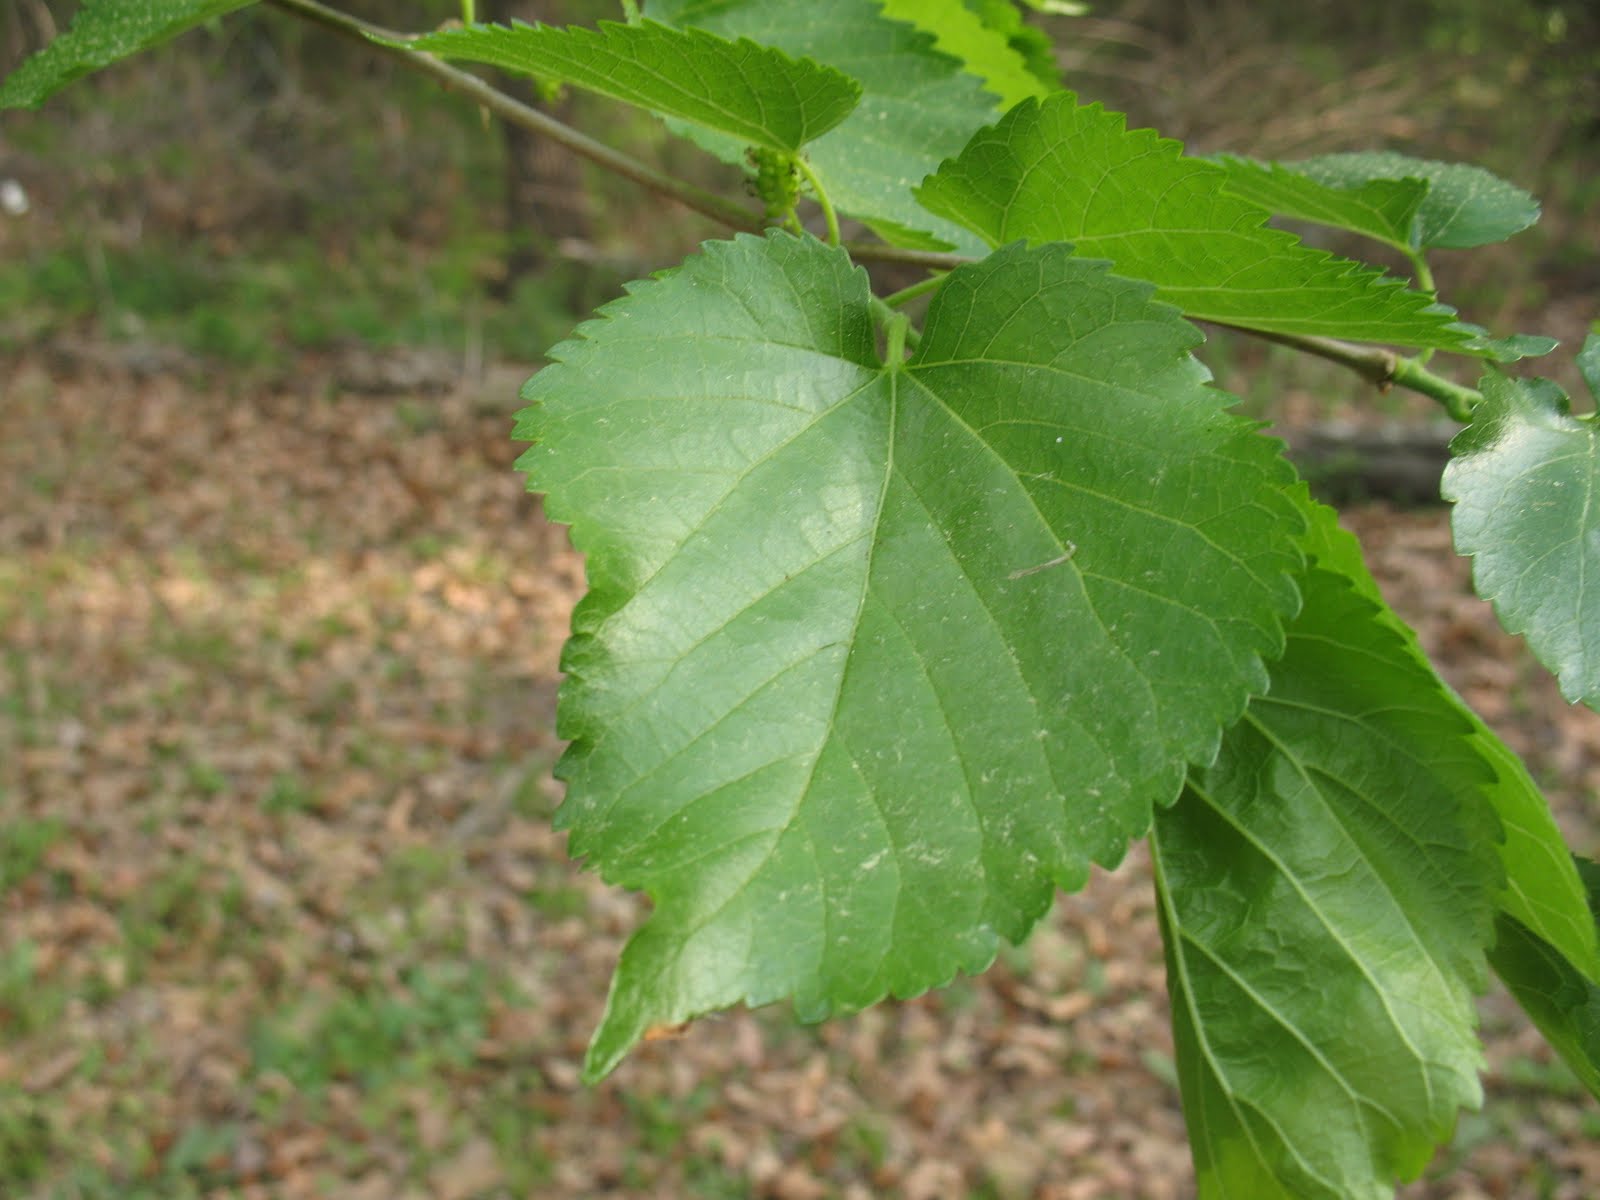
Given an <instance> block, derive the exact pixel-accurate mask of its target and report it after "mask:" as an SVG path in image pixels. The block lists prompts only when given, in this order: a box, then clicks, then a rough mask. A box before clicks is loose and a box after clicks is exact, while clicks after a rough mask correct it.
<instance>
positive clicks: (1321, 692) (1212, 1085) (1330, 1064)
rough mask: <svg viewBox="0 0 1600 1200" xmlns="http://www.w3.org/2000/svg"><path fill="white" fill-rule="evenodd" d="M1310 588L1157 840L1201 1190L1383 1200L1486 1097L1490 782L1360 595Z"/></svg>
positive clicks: (1340, 584) (1325, 582)
mask: <svg viewBox="0 0 1600 1200" xmlns="http://www.w3.org/2000/svg"><path fill="white" fill-rule="evenodd" d="M1302 590H1303V592H1304V595H1305V607H1304V609H1303V610H1302V611H1301V613H1300V615H1299V617H1298V618H1297V619H1296V620H1295V622H1294V623H1293V624H1292V625H1291V626H1290V628H1289V637H1288V647H1287V649H1286V651H1285V653H1284V656H1283V658H1282V659H1280V660H1279V661H1278V662H1277V663H1275V664H1274V665H1273V668H1272V685H1271V689H1270V690H1269V692H1268V693H1267V694H1266V695H1265V696H1258V697H1257V698H1256V699H1254V700H1252V701H1251V703H1250V707H1249V709H1248V710H1247V711H1246V713H1245V716H1244V719H1243V720H1241V721H1240V722H1239V723H1238V724H1237V725H1236V726H1234V728H1232V729H1230V730H1229V731H1228V733H1227V735H1226V736H1225V738H1224V739H1223V745H1222V750H1221V753H1220V754H1219V756H1218V758H1217V760H1216V763H1215V765H1213V766H1211V767H1209V768H1206V769H1200V770H1195V771H1193V772H1192V773H1191V776H1190V785H1189V787H1188V788H1187V789H1186V790H1185V793H1184V795H1183V798H1182V799H1181V800H1180V801H1179V803H1178V804H1177V805H1176V806H1175V807H1174V808H1172V809H1170V810H1166V811H1163V812H1160V813H1158V814H1157V817H1156V827H1155V832H1154V834H1153V835H1152V846H1153V850H1154V855H1155V863H1156V871H1157V885H1158V889H1159V893H1160V900H1161V914H1162V922H1163V933H1164V935H1165V939H1166V945H1167V960H1168V987H1169V990H1170V991H1171V993H1172V1008H1173V1028H1174V1033H1175V1037H1176V1041H1177V1050H1178V1055H1177V1057H1178V1074H1179V1081H1180V1086H1181V1088H1182V1092H1183V1101H1184V1109H1185V1114H1186V1117H1187V1121H1188V1125H1189V1136H1190V1141H1191V1144H1192V1146H1193V1149H1194V1157H1195V1166H1196V1171H1197V1174H1198V1178H1199V1185H1200V1186H1199V1193H1200V1195H1201V1197H1205V1198H1210V1197H1231V1196H1249V1197H1252V1198H1256V1197H1284V1198H1288V1200H1320V1198H1325V1200H1351V1198H1365V1197H1372V1198H1376V1197H1381V1196H1389V1195H1391V1194H1392V1190H1393V1185H1394V1182H1395V1181H1396V1180H1397V1179H1410V1178H1414V1177H1415V1176H1416V1175H1417V1174H1418V1173H1419V1172H1420V1171H1421V1170H1422V1168H1423V1166H1425V1165H1426V1163H1427V1161H1428V1159H1429V1157H1430V1156H1431V1154H1432V1152H1433V1149H1434V1147H1435V1146H1436V1145H1437V1144H1438V1143H1439V1142H1441V1141H1443V1140H1444V1139H1446V1138H1448V1136H1449V1135H1450V1132H1451V1129H1452V1128H1453V1125H1454V1122H1455V1118H1456V1114H1457V1111H1458V1110H1459V1109H1460V1108H1461V1107H1463V1106H1476V1105H1477V1104H1478V1103H1479V1102H1480V1100H1481V1093H1480V1089H1479V1085H1478V1080H1477V1070H1478V1068H1479V1066H1480V1051H1479V1047H1478V1041H1477V1038H1476V1036H1475V1034H1474V1028H1475V1023H1476V1018H1475V1012H1474V1004H1473V993H1474V991H1475V990H1476V989H1477V988H1478V987H1479V986H1480V985H1481V982H1482V980H1483V978H1484V976H1485V974H1486V972H1485V970H1484V965H1483V959H1484V954H1483V947H1484V946H1485V945H1486V944H1487V943H1488V941H1489V939H1490V936H1491V916H1492V902H1493V897H1494V894H1495V890H1496V887H1497V884H1498V874H1499V865H1498V862H1497V861H1496V857H1495V847H1494V843H1495V840H1496V837H1497V831H1496V828H1495V819H1494V814H1493V811H1492V810H1491V809H1490V808H1489V806H1488V805H1487V804H1486V803H1485V801H1484V797H1483V794H1482V790H1483V787H1484V786H1485V785H1486V784H1487V783H1489V782H1490V781H1491V780H1492V775H1491V773H1490V772H1489V770H1488V768H1487V767H1486V766H1485V765H1484V763H1483V761H1482V759H1481V758H1480V757H1479V756H1478V754H1477V753H1476V752H1475V750H1474V748H1473V746H1472V744H1471V742H1470V739H1469V735H1470V726H1469V725H1468V724H1467V723H1466V722H1465V721H1463V720H1461V718H1460V716H1459V714H1458V713H1457V711H1456V709H1455V707H1454V705H1453V704H1452V703H1451V699H1450V697H1449V696H1448V695H1447V694H1446V693H1444V692H1442V691H1441V689H1440V688H1439V687H1438V685H1437V684H1436V682H1435V681H1434V680H1433V679H1432V678H1431V677H1430V675H1429V673H1428V672H1426V671H1424V670H1421V669H1419V668H1418V667H1417V665H1416V664H1415V663H1414V662H1412V661H1411V660H1410V658H1409V656H1408V655H1407V653H1406V652H1405V649H1404V646H1403V644H1402V643H1401V641H1400V639H1399V638H1397V637H1396V636H1395V635H1394V633H1393V631H1392V630H1390V629H1388V628H1386V627H1385V624H1384V622H1383V621H1382V620H1381V619H1380V618H1379V615H1378V610H1377V609H1376V608H1375V607H1374V606H1373V605H1372V604H1371V603H1369V602H1368V601H1367V600H1366V599H1364V598H1363V597H1361V596H1359V595H1357V594H1356V592H1355V591H1354V590H1352V589H1351V588H1350V587H1349V586H1348V585H1347V584H1346V583H1345V582H1344V581H1343V580H1341V579H1340V578H1339V577H1338V576H1336V575H1333V574H1331V573H1328V572H1325V571H1321V570H1315V569H1314V570H1311V571H1309V572H1308V573H1307V574H1306V575H1305V576H1304V577H1303V579H1302Z"/></svg>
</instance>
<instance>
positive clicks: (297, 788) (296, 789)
mask: <svg viewBox="0 0 1600 1200" xmlns="http://www.w3.org/2000/svg"><path fill="white" fill-rule="evenodd" d="M315 807H316V798H315V797H314V796H313V795H312V793H311V789H310V788H308V787H307V786H306V784H305V781H304V780H302V779H301V778H300V777H299V776H297V775H293V774H288V773H283V774H278V775H274V776H273V777H272V783H271V784H270V785H269V786H268V788H267V791H266V794H265V795H263V796H262V797H261V811H262V812H265V813H271V814H273V815H282V814H286V813H303V812H309V811H311V809H313V808H315Z"/></svg>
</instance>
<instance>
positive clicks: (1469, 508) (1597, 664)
mask: <svg viewBox="0 0 1600 1200" xmlns="http://www.w3.org/2000/svg"><path fill="white" fill-rule="evenodd" d="M1482 391H1483V402H1482V403H1481V404H1479V405H1478V407H1477V409H1476V411H1475V412H1474V413H1473V419H1472V424H1471V425H1469V426H1467V428H1465V429H1463V430H1462V431H1461V433H1459V434H1458V435H1457V436H1456V439H1455V441H1454V442H1452V443H1451V446H1450V449H1451V453H1452V454H1453V455H1454V457H1453V458H1452V460H1451V462H1450V464H1449V465H1448V466H1447V467H1446V468H1445V472H1444V481H1443V484H1442V486H1441V490H1442V492H1443V494H1444V497H1445V499H1447V500H1451V501H1453V502H1454V503H1455V511H1454V513H1453V514H1452V515H1451V524H1452V527H1453V529H1454V531H1455V541H1456V549H1457V550H1459V551H1460V552H1461V553H1462V554H1467V555H1471V556H1472V579H1473V583H1474V585H1475V586H1476V588H1477V590H1478V594H1479V595H1480V596H1482V597H1483V598H1484V599H1486V600H1488V601H1490V602H1491V603H1492V604H1493V605H1494V608H1495V612H1496V613H1497V614H1498V615H1499V617H1500V623H1501V624H1502V625H1504V626H1505V627H1506V628H1507V629H1508V630H1510V631H1511V632H1512V633H1520V634H1523V635H1524V636H1525V637H1526V638H1527V639H1528V645H1529V647H1530V648H1531V649H1532V650H1533V652H1534V654H1536V655H1537V656H1538V658H1539V661H1540V662H1542V663H1544V665H1545V666H1547V667H1549V668H1550V670H1551V671H1553V672H1554V673H1555V675H1556V678H1557V679H1558V680H1559V681H1560V683H1561V694H1562V695H1564V696H1565V697H1566V698H1567V699H1568V700H1574V701H1576V700H1582V701H1583V702H1584V703H1585V704H1588V705H1589V706H1590V707H1591V708H1595V707H1600V424H1597V423H1596V421H1595V419H1594V417H1593V416H1592V415H1589V416H1576V415H1574V414H1573V412H1572V411H1571V406H1570V404H1569V402H1568V399H1567V396H1566V393H1565V392H1563V391H1562V390H1561V389H1560V388H1559V387H1558V386H1556V385H1555V384H1554V383H1551V382H1550V381H1549V380H1547V379H1533V380H1515V379H1507V378H1505V377H1504V376H1501V375H1498V374H1492V375H1488V376H1486V377H1485V378H1484V380H1483V384H1482Z"/></svg>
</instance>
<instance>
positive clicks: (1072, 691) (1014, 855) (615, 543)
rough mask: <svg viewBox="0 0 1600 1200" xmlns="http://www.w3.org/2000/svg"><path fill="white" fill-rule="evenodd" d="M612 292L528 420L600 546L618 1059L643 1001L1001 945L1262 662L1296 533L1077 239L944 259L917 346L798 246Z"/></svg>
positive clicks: (597, 679)
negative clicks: (872, 314) (631, 903)
mask: <svg viewBox="0 0 1600 1200" xmlns="http://www.w3.org/2000/svg"><path fill="white" fill-rule="evenodd" d="M605 316H606V319H604V320H601V321H596V322H592V323H590V324H589V325H586V326H584V327H583V329H582V330H581V336H580V337H579V338H578V339H576V340H574V341H571V342H568V343H565V344H563V345H562V346H560V347H558V348H557V350H556V351H555V352H554V357H555V358H556V360H557V362H556V364H555V365H553V366H551V367H549V368H546V369H545V370H544V371H543V372H541V373H540V374H539V375H537V376H536V377H535V378H534V379H533V380H532V381H531V382H530V384H529V388H528V390H527V392H526V398H527V399H528V400H529V401H530V402H531V403H532V407H530V408H529V409H527V410H526V411H525V413H524V414H523V417H522V421H521V424H520V426H519V436H522V437H526V438H529V439H531V440H534V441H535V442H536V443H537V444H536V445H535V446H534V447H533V448H532V449H530V450H529V451H528V452H527V454H526V455H525V457H524V459H523V462H522V465H523V467H524V468H525V469H526V470H527V472H528V474H529V476H530V486H532V487H533V488H535V489H537V490H541V491H545V492H546V493H547V494H548V501H547V504H548V507H549V511H550V512H551V514H552V516H553V517H554V518H555V519H557V520H561V521H565V522H568V523H570V524H572V526H573V538H574V541H575V543H576V544H577V545H578V546H579V547H580V548H581V549H583V550H584V551H586V552H587V554H588V556H589V558H588V562H589V571H590V583H591V591H590V594H589V596H588V597H587V598H586V599H585V601H584V602H583V604H582V605H581V606H580V608H579V610H578V612H577V613H576V615H575V617H574V626H573V628H574V637H573V640H572V641H571V642H570V643H569V645H568V652H567V655H566V658H565V660H564V667H565V669H566V670H567V672H568V678H567V682H566V683H565V684H564V686H563V690H562V699H561V709H560V719H561V733H562V735H563V736H564V737H568V738H571V739H572V746H571V748H570V749H569V752H568V754H567V756H566V758H565V759H564V760H563V764H562V767H561V774H562V775H563V777H564V778H565V779H567V781H568V784H569V789H568V798H567V801H566V804H565V806H564V807H563V809H562V810H561V814H560V821H561V823H562V824H563V825H564V826H566V827H567V828H569V829H570V830H571V832H572V841H571V849H572V852H573V853H574V854H576V855H580V856H587V857H588V858H590V859H591V860H592V862H593V863H594V865H596V866H597V867H598V868H599V869H600V870H601V871H602V873H604V874H605V875H606V877H607V878H608V879H611V880H612V881H614V882H618V883H622V884H625V885H627V886H630V887H635V888H642V889H644V890H646V891H648V892H649V893H650V895H651V896H652V898H653V899H654V901H655V906H656V907H655V912H654V914H653V916H652V917H651V918H650V920H649V921H648V922H647V923H646V924H645V926H644V927H643V928H642V929H641V930H640V931H639V932H638V933H637V934H636V935H635V937H634V939H633V940H632V941H631V942H630V943H629V945H628V947H627V949H626V950H625V952H624V954H623V959H622V962H621V965H620V966H619V969H618V975H617V978H616V980H615V982H614V984H613V991H612V996H611V1000H610V1003H609V1006H608V1012H607V1016H606V1019H605V1022H604V1024H603V1026H602V1028H601V1030H600V1032H599V1034H598V1035H597V1038H596V1042H595V1045H594V1046H593V1047H592V1048H591V1056H590V1060H589V1064H588V1066H589V1070H590V1071H591V1073H593V1074H601V1073H604V1072H605V1071H607V1070H609V1069H610V1068H611V1066H613V1065H614V1064H615V1062H616V1061H617V1060H618V1059H619V1058H620V1056H621V1055H622V1054H623V1053H625V1052H626V1050H627V1049H628V1047H629V1046H631V1045H632V1044H633V1043H634V1042H635V1041H636V1040H637V1039H638V1038H639V1036H640V1035H641V1034H642V1032H643V1031H644V1030H645V1029H646V1028H647V1027H649V1026H650V1025H653V1024H658V1023H663V1022H666V1023H671V1022H676V1021H681V1020H684V1019H687V1018H689V1017H692V1016H694V1015H697V1014H699V1013H702V1012H705V1011H708V1010H711V1009H714V1008H719V1007H725V1006H727V1005H730V1004H734V1003H738V1002H741V1001H744V1002H748V1003H752V1004H757V1003H764V1002H768V1001H772V1000H776V999H779V998H782V997H786V996H792V997H794V998H795V1001H796V1006H797V1008H798V1010H799V1012H800V1013H801V1015H802V1016H804V1017H807V1018H820V1017H822V1016H824V1015H827V1014H828V1013H829V1012H832V1011H836V1010H840V1009H850V1008H856V1007H860V1006H863V1005H866V1004H868V1003H871V1002H873V1001H875V1000H877V999H880V998H881V997H883V996H884V995H885V994H889V993H893V994H896V995H907V994H912V993H915V992H918V991H921V990H924V989H926V988H928V987H931V986H934V985H937V984H940V983H943V982H946V981H947V980H948V979H949V978H950V977H951V976H952V975H953V974H954V973H955V972H956V971H958V970H977V969H981V968H982V967H984V966H986V965H987V963H988V961H989V960H990V958H991V957H992V955H993V953H994V950H995V947H996V943H997V938H998V937H1006V938H1010V939H1017V938H1020V937H1021V936H1022V935H1023V934H1025V933H1026V932H1027V930H1028V928H1029V927H1030V926H1031V924H1032V923H1033V922H1034V921H1035V920H1036V919H1037V918H1038V917H1039V915H1040V914H1041V913H1042V912H1043V911H1044V910H1045V908H1046V907H1047V905H1048V903H1049V899H1050V896H1051V893H1052V884H1060V885H1062V886H1067V887H1073V886H1076V885H1078V884H1079V883H1080V882H1081V881H1082V879H1083V878H1084V876H1085V874H1086V872H1087V867H1088V863H1089V862H1090V860H1091V859H1094V860H1098V861H1101V862H1105V863H1111V862H1115V861H1116V860H1117V859H1119V858H1120V856H1121V855H1122V853H1123V851H1124V848H1125V846H1126V843H1127V841H1128V839H1129V838H1131V837H1134V836H1138V835H1139V834H1141V833H1143V832H1144V831H1145V829H1146V828H1147V826H1148V822H1149V819H1150V813H1151V809H1152V807H1153V806H1154V805H1156V804H1159V803H1166V802H1168V801H1170V799H1171V798H1172V797H1173V796H1174V795H1175V794H1176V793H1177V791H1178V788H1179V786H1180V784H1181V781H1182V777H1183V770H1184V763H1185V762H1186V761H1187V760H1189V759H1200V760H1204V759H1206V758H1207V757H1208V756H1209V755H1210V753H1211V752H1212V749H1213V747H1214V746H1215V742H1216V738H1217V736H1218V731H1219V729H1220V728H1221V727H1222V726H1223V725H1224V724H1226V723H1227V722H1228V721H1230V720H1231V719H1232V718H1233V717H1234V716H1236V715H1237V714H1238V712H1239V711H1240V710H1241V709H1242V707H1243V704H1244V702H1245V698H1246V696H1247V694H1248V693H1249V692H1250V691H1252V690H1254V689H1259V688H1260V687H1261V686H1262V684H1263V683H1264V680H1265V672H1264V669H1263V667H1262V665H1261V661H1260V659H1261V656H1263V655H1271V654H1272V653H1273V652H1274V650H1275V649H1276V646H1277V644H1278V637H1279V629H1280V626H1281V620H1282V617H1283V615H1284V614H1285V613H1286V612H1288V611H1291V610H1292V608H1293V606H1294V604H1295V594H1294V590H1293V587H1292V584H1291V583H1290V581H1289V578H1288V572H1289V571H1291V570H1292V569H1293V568H1294V567H1295V565H1296V563H1297V561H1298V560H1297V556H1296V554H1295V551H1294V549H1293V542H1294V538H1295V535H1296V531H1297V529H1298V528H1299V523H1298V518H1297V516H1296V514H1295V512H1294V509H1293V506H1292V504H1290V503H1289V502H1288V501H1287V500H1286V498H1285V495H1284V492H1283V488H1282V485H1283V484H1284V483H1285V482H1286V481H1287V479H1288V478H1289V476H1288V472H1287V468H1286V467H1285V466H1284V465H1283V463H1282V460H1281V458H1280V457H1279V456H1278V454H1277V448H1276V446H1275V444H1274V443H1271V442H1268V441H1267V440H1265V439H1263V438H1261V437H1260V436H1259V435H1258V434H1256V433H1255V432H1254V430H1253V427H1252V426H1250V425H1249V424H1247V423H1244V422H1242V421H1240V420H1238V419H1237V418H1234V417H1232V416H1230V415H1229V414H1227V413H1226V412H1225V411H1224V409H1223V405H1224V403H1226V401H1227V397H1225V396H1223V395H1222V394H1221V393H1218V392H1215V391H1212V390H1211V389H1209V388H1207V387H1205V386H1204V383H1203V380H1204V373H1203V370H1202V369H1201V368H1200V367H1199V366H1198V365H1197V364H1196V363H1195V362H1194V361H1193V359H1192V358H1190V356H1189V353H1188V351H1189V349H1190V347H1191V346H1192V345H1193V344H1194V343H1195V341H1196V340H1197V335H1196V334H1195V332H1194V331H1193V330H1192V329H1191V328H1190V327H1189V326H1188V325H1187V324H1185V323H1184V322H1183V321H1181V320H1180V319H1179V318H1178V317H1177V315H1176V314H1175V313H1174V312H1173V311H1172V310H1171V309H1169V308H1167V307H1166V306H1163V305H1159V304H1154V303H1152V302H1151V300H1150V298H1149V289H1148V288H1147V287H1145V286H1143V285H1140V284H1135V283H1132V282H1129V281H1126V280H1121V279H1117V278H1116V277H1114V276H1110V275H1108V274H1106V272H1105V270H1104V266H1103V264H1097V263H1091V262H1085V261H1083V260H1080V259H1076V258H1074V257H1073V256H1071V255H1070V254H1069V253H1068V251H1067V250H1066V249H1065V248H1064V247H1060V246H1053V247H1047V248H1043V249H1041V250H1038V251H1023V250H1021V249H1020V248H1014V249H1012V250H1008V251H1003V252H1001V253H999V254H997V255H995V256H993V257H992V258H991V259H989V260H987V261H985V262H984V263H982V264H975V265H973V266H971V267H965V268H962V269H961V270H960V271H959V272H957V273H955V274H954V275H952V276H951V278H950V279H949V280H948V281H947V283H946V285H945V287H944V289H943V290H942V291H941V294H940V295H939V297H938V298H937V300H936V302H935V305H934V307H933V308H932V309H931V310H930V314H929V319H928V327H927V329H926V331H925V334H924V336H923V339H922V343H921V345H920V347H919V349H918V351H917V353H916V354H915V356H914V357H913V358H912V359H911V360H909V361H908V362H906V363H905V364H903V365H900V364H896V365H895V366H894V367H892V368H886V367H885V366H884V365H883V364H882V363H880V362H878V361H877V359H876V353H875V351H874V347H873V329H872V325H871V323H870V319H869V309H868V292H867V289H866V281H865V277H864V275H863V274H862V273H861V272H859V271H858V270H855V269H853V268H851V267H850V265H849V261H848V258H847V257H846V256H845V255H844V254H843V253H842V252H839V251H835V250H830V249H828V248H826V247H824V246H822V245H821V244H820V243H817V242H815V241H813V240H810V239H796V238H793V237H789V236H787V235H777V234H774V235H771V236H769V237H768V238H766V239H756V238H749V237H743V238H740V239H737V240H736V241H734V242H731V243H713V244H710V245H708V246H707V248H706V250H705V252H704V254H703V255H701V256H700V257H698V258H695V259H692V260H690V261H689V262H688V263H687V264H686V265H685V266H684V267H683V268H681V269H680V270H678V271H677V272H675V273H673V274H671V275H670V276H668V277H665V278H663V279H662V280H660V281H659V282H655V283H651V284H646V285H640V286H637V287H636V288H635V289H634V294H633V295H632V296H630V297H629V298H628V299H626V300H624V301H619V302H618V303H616V304H614V305H612V306H610V307H608V308H607V309H606V310H605Z"/></svg>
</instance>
